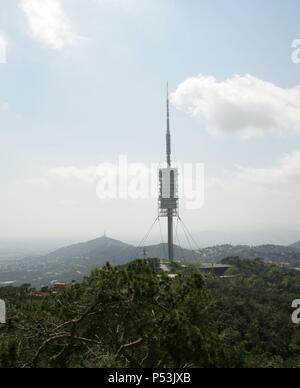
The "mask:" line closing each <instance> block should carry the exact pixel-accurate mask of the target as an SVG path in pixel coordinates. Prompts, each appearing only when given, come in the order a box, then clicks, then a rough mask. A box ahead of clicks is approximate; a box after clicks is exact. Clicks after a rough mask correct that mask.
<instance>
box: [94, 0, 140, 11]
mask: <svg viewBox="0 0 300 388" xmlns="http://www.w3.org/2000/svg"><path fill="white" fill-rule="evenodd" d="M94 1H96V3H98V4H99V5H101V6H102V7H104V8H107V9H112V8H119V9H122V10H125V11H127V10H130V9H132V7H133V6H136V5H138V4H140V3H141V2H142V0H94Z"/></svg>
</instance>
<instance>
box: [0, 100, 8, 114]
mask: <svg viewBox="0 0 300 388" xmlns="http://www.w3.org/2000/svg"><path fill="white" fill-rule="evenodd" d="M8 109H9V105H8V103H7V102H5V101H0V111H1V112H6V111H8Z"/></svg>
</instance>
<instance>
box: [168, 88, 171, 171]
mask: <svg viewBox="0 0 300 388" xmlns="http://www.w3.org/2000/svg"><path fill="white" fill-rule="evenodd" d="M167 164H168V167H171V132H170V100H169V83H167Z"/></svg>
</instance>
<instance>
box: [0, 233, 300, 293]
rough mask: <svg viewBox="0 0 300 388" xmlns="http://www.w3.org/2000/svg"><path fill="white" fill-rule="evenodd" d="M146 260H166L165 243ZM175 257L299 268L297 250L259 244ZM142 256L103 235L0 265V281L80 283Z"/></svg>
mask: <svg viewBox="0 0 300 388" xmlns="http://www.w3.org/2000/svg"><path fill="white" fill-rule="evenodd" d="M146 252H147V257H151V258H154V257H155V258H156V257H157V258H161V259H165V258H167V252H168V249H167V244H158V245H151V246H148V247H146ZM174 253H175V258H176V259H180V260H182V261H186V262H189V263H194V262H198V263H201V262H202V263H212V262H214V263H218V262H220V261H221V260H222V259H224V258H226V257H232V256H234V257H240V258H241V259H256V258H260V259H262V260H264V261H266V262H273V263H277V264H286V265H290V266H291V267H300V250H299V251H297V249H296V248H295V247H293V246H291V247H286V246H280V245H261V246H257V247H251V246H247V245H238V246H233V245H220V246H214V247H209V248H204V249H200V250H198V251H197V252H196V251H192V250H189V249H185V248H181V247H179V246H175V247H174ZM142 256H143V252H142V248H139V247H136V246H133V245H130V244H126V243H124V242H122V241H119V240H114V239H111V238H108V237H106V236H103V237H100V238H97V239H94V240H91V241H87V242H84V243H79V244H74V245H70V246H67V247H64V248H61V249H58V250H56V251H54V252H52V253H50V254H47V255H44V256H40V257H38V258H27V259H24V260H21V261H18V262H17V263H12V264H8V263H7V262H6V263H5V265H4V264H3V265H2V264H1V262H0V285H1V282H15V283H16V284H20V283H31V284H33V285H35V286H43V285H48V284H50V283H51V282H69V281H72V280H76V281H81V280H82V279H83V278H84V277H85V276H88V275H89V274H90V272H91V271H92V270H94V269H95V268H99V267H102V266H103V265H105V264H106V262H110V263H111V264H112V265H123V264H126V263H128V262H129V261H131V260H134V259H136V258H141V257H142Z"/></svg>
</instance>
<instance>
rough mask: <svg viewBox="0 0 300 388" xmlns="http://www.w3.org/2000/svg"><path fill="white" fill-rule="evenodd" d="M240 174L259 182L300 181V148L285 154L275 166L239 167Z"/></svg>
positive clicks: (276, 183)
mask: <svg viewBox="0 0 300 388" xmlns="http://www.w3.org/2000/svg"><path fill="white" fill-rule="evenodd" d="M238 176H239V177H240V178H241V179H243V180H247V181H250V182H253V183H258V184H271V185H272V184H275V185H280V184H287V183H300V150H297V151H295V152H292V153H290V154H286V155H284V156H283V157H282V158H281V159H280V161H279V163H278V164H277V166H275V167H271V168H253V167H239V172H238Z"/></svg>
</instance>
